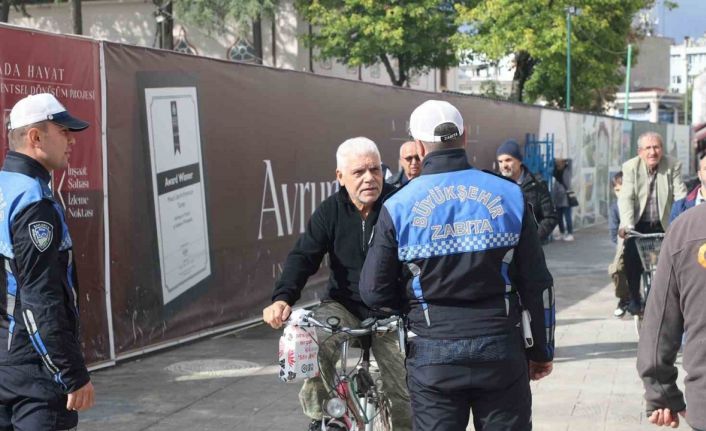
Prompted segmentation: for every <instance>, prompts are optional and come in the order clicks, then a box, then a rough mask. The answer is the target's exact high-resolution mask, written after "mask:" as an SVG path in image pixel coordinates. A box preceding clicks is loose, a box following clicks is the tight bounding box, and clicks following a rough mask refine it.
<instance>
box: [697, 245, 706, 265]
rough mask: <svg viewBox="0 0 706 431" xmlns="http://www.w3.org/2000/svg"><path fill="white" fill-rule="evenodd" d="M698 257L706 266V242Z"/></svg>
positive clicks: (700, 262)
mask: <svg viewBox="0 0 706 431" xmlns="http://www.w3.org/2000/svg"><path fill="white" fill-rule="evenodd" d="M697 259H698V261H699V265H701V266H703V267H704V268H706V243H705V244H703V245H702V246H701V247H700V248H699V254H698V256H697Z"/></svg>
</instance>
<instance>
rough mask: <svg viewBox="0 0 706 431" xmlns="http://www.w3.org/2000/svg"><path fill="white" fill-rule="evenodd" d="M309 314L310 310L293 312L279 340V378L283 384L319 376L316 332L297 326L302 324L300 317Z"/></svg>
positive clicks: (312, 329)
mask: <svg viewBox="0 0 706 431" xmlns="http://www.w3.org/2000/svg"><path fill="white" fill-rule="evenodd" d="M309 314H311V311H310V310H304V309H298V310H294V311H293V312H292V315H291V316H290V318H289V323H288V324H287V326H285V327H284V333H283V334H282V336H281V337H280V339H279V367H280V369H279V378H280V380H282V381H283V382H295V381H301V380H304V379H308V378H310V377H316V376H318V375H319V363H318V361H317V357H318V354H319V345H318V344H317V339H316V331H315V330H314V328H307V327H302V326H298V324H300V323H302V317H303V316H307V315H309Z"/></svg>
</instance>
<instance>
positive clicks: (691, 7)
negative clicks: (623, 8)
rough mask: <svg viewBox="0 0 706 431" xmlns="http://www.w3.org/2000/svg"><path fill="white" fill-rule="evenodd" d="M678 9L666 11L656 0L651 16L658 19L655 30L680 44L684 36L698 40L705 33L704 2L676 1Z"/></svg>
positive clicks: (705, 9)
mask: <svg viewBox="0 0 706 431" xmlns="http://www.w3.org/2000/svg"><path fill="white" fill-rule="evenodd" d="M676 2H677V3H678V4H679V7H678V8H676V9H674V10H672V11H668V10H666V9H664V8H663V7H661V4H662V0H658V2H657V3H658V5H657V6H655V10H654V11H653V16H654V17H656V18H657V19H658V22H657V25H656V30H657V33H660V34H661V35H663V36H666V37H671V38H672V39H674V42H675V43H677V44H680V43H682V42H683V41H684V36H689V37H690V38H692V39H698V38H700V37H702V36H703V35H704V33H705V32H706V0H676Z"/></svg>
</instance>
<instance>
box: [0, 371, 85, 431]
mask: <svg viewBox="0 0 706 431" xmlns="http://www.w3.org/2000/svg"><path fill="white" fill-rule="evenodd" d="M77 423H78V414H77V413H76V412H69V411H67V410H66V395H64V393H63V392H62V391H61V388H60V387H59V385H58V384H57V383H54V381H52V379H51V376H50V375H49V372H48V371H47V370H46V369H45V368H44V366H43V365H41V364H26V365H0V431H55V430H68V429H72V428H75V427H76V424H77Z"/></svg>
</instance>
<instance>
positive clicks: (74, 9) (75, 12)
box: [71, 0, 83, 34]
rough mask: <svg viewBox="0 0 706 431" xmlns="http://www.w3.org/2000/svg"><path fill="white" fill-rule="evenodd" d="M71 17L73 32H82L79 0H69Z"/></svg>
mask: <svg viewBox="0 0 706 431" xmlns="http://www.w3.org/2000/svg"><path fill="white" fill-rule="evenodd" d="M71 19H72V21H73V26H74V34H83V18H82V16H81V0H71Z"/></svg>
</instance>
